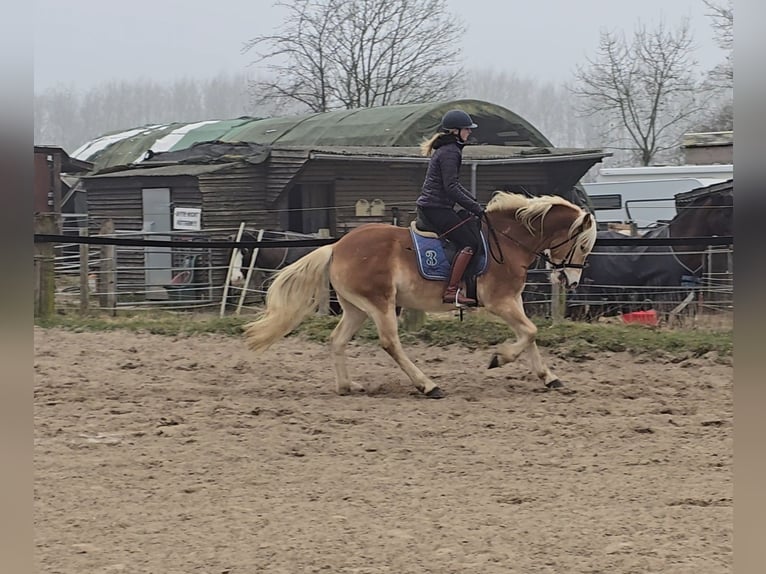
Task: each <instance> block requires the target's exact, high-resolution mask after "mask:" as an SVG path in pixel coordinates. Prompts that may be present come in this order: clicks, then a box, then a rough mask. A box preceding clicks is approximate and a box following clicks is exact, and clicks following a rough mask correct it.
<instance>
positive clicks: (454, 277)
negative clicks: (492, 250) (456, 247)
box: [442, 247, 476, 305]
mask: <svg viewBox="0 0 766 574" xmlns="http://www.w3.org/2000/svg"><path fill="white" fill-rule="evenodd" d="M472 257H473V249H471V248H470V247H464V248H463V249H462V250H461V251H460V252H459V253H458V254H457V255H456V256H455V260H454V261H453V262H452V270H451V271H450V277H449V283H447V289H446V290H445V291H444V295H443V296H442V300H443V301H444V302H445V303H454V304H455V305H476V300H475V299H470V298H468V297H464V296H463V295H462V294H461V293H460V280H461V279H462V278H463V273H465V270H466V267H468V264H469V263H470V262H471V258H472Z"/></svg>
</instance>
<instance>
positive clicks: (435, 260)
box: [410, 229, 487, 281]
mask: <svg viewBox="0 0 766 574" xmlns="http://www.w3.org/2000/svg"><path fill="white" fill-rule="evenodd" d="M410 235H411V236H412V244H413V245H414V246H415V253H416V258H417V260H418V269H419V270H420V274H421V275H422V276H423V277H424V278H425V279H430V280H432V281H446V280H447V279H449V272H450V267H451V264H452V261H451V260H450V259H449V258H448V257H447V254H446V253H445V251H444V244H443V243H442V240H441V239H439V238H438V237H423V236H422V235H419V234H417V233H415V232H414V231H413V230H412V229H410ZM481 242H482V245H483V246H484V248H483V249H482V250H481V252H480V253H479V254H478V255H476V256H475V258H476V260H475V263H476V265H475V266H474V262H473V261H472V262H471V266H470V267H472V268H474V269H478V272H477V273H476V275H477V276H478V275H482V274H483V273H484V272H485V271H486V270H487V239H486V238H485V237H484V233H482V234H481Z"/></svg>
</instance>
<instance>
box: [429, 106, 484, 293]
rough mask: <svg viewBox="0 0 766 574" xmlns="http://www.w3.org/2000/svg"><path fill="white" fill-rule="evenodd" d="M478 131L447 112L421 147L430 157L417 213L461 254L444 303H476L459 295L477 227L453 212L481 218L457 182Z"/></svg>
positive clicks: (476, 238) (463, 114) (475, 245)
mask: <svg viewBox="0 0 766 574" xmlns="http://www.w3.org/2000/svg"><path fill="white" fill-rule="evenodd" d="M476 127H478V126H477V125H476V124H475V123H473V120H472V119H471V116H469V115H468V114H467V113H466V112H464V111H463V110H450V111H448V112H447V113H446V114H444V117H442V121H441V126H440V128H439V131H438V132H437V133H435V134H434V135H433V136H432V137H431V138H430V139H428V140H426V141H424V142H423V143H422V144H420V149H421V151H422V153H423V155H424V156H430V158H431V159H430V160H429V162H428V171H427V172H426V178H425V181H424V182H423V188H422V189H421V192H420V196H419V197H418V199H417V201H416V204H417V211H418V215H420V216H422V219H425V220H426V221H428V222H429V223H431V224H432V225H433V226H434V227H435V228H436V230H437V231H438V232H439V234H440V235H443V236H446V237H447V239H449V240H450V241H453V242H454V243H456V244H457V245H458V247H459V248H460V251H459V252H458V254H457V255H456V256H455V259H454V261H453V262H452V270H451V271H450V278H449V281H448V283H447V288H446V289H445V291H444V295H443V297H442V299H443V301H444V302H445V303H455V304H456V305H476V300H475V299H470V298H468V297H465V296H463V295H461V294H460V288H459V286H460V281H461V279H462V277H463V273H465V270H466V268H467V267H468V264H469V263H470V262H471V258H472V257H473V254H474V253H476V251H477V250H478V248H479V242H480V241H481V237H480V234H479V226H477V225H476V224H475V222H474V221H473V220H471V218H470V216H468V215H467V214H465V212H463V215H462V216H461V214H460V213H459V212H457V211H455V209H454V208H455V204H457V205H459V206H460V207H462V208H463V209H465V210H467V211H468V212H470V213H472V214H473V215H476V216H477V217H481V215H482V213H483V212H484V209H483V208H482V206H481V205H480V204H479V203H478V202H477V201H476V199H474V197H473V196H472V195H471V192H469V191H468V190H467V189H466V188H465V187H463V185H461V183H460V181H459V177H458V176H459V174H460V165H461V163H462V159H463V146H464V145H465V144H466V142H467V141H468V138H469V136H470V135H471V130H472V129H474V128H476Z"/></svg>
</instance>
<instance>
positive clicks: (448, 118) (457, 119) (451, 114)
mask: <svg viewBox="0 0 766 574" xmlns="http://www.w3.org/2000/svg"><path fill="white" fill-rule="evenodd" d="M441 127H442V129H443V130H460V129H463V128H471V129H473V128H476V127H478V126H477V125H476V124H475V123H473V120H472V119H471V116H469V115H468V114H467V113H465V112H464V111H463V110H450V111H448V112H447V113H446V114H444V117H442V126H441Z"/></svg>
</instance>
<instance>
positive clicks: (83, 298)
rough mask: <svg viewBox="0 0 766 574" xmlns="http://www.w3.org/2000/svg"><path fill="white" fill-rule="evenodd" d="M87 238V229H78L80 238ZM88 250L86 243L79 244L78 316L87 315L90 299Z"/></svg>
mask: <svg viewBox="0 0 766 574" xmlns="http://www.w3.org/2000/svg"><path fill="white" fill-rule="evenodd" d="M87 236H88V228H87V227H81V228H80V237H87ZM88 250H89V246H88V244H87V243H80V314H81V315H87V314H88V307H89V305H88V301H89V299H90V290H89V288H88Z"/></svg>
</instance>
